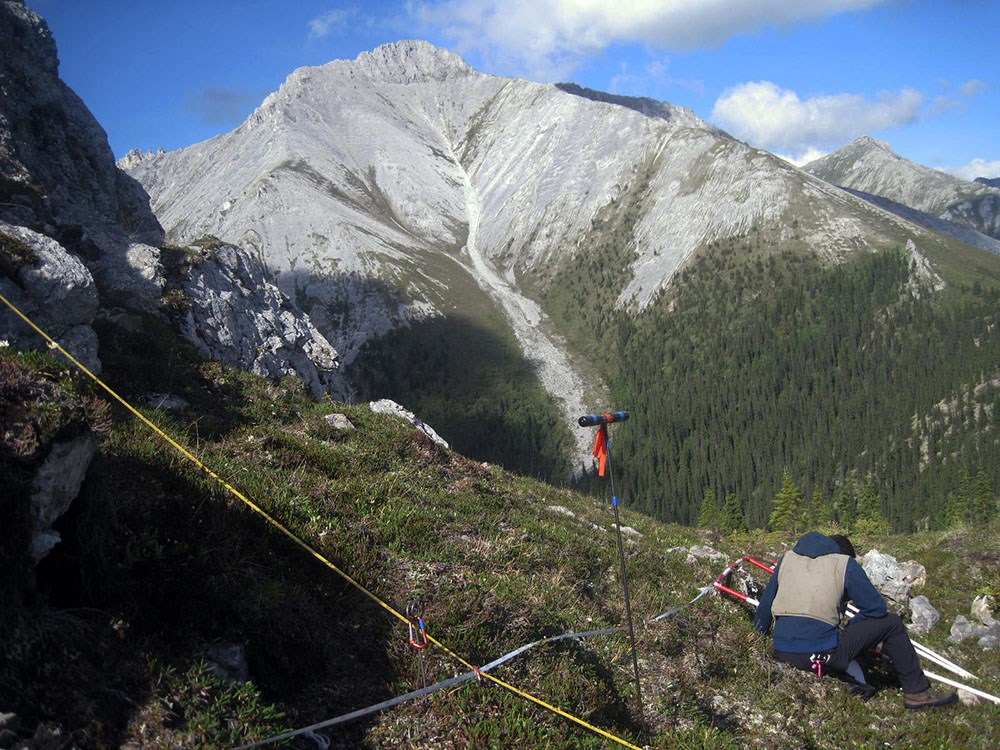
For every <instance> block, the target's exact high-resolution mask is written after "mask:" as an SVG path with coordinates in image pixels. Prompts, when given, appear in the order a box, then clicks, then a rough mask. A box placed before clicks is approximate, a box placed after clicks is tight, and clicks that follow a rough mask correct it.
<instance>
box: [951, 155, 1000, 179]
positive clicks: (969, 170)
mask: <svg viewBox="0 0 1000 750" xmlns="http://www.w3.org/2000/svg"><path fill="white" fill-rule="evenodd" d="M942 171H944V172H947V173H948V174H953V175H955V176H956V177H961V178H962V179H963V180H974V179H976V178H977V177H990V178H995V177H1000V161H987V160H986V159H981V158H976V159H973V160H972V161H970V162H969V163H968V164H966V165H964V166H961V167H945V168H944V169H943V170H942Z"/></svg>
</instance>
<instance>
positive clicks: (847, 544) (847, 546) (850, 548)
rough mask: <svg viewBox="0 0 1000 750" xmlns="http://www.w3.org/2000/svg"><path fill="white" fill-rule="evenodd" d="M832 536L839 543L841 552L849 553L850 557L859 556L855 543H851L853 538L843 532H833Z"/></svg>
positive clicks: (843, 553)
mask: <svg viewBox="0 0 1000 750" xmlns="http://www.w3.org/2000/svg"><path fill="white" fill-rule="evenodd" d="M830 538H831V539H832V540H833V541H835V542H836V543H837V546H838V547H839V548H840V554H842V555H847V556H848V557H857V556H858V553H857V552H855V551H854V545H853V544H851V540H850V539H848V538H847V537H846V536H844V535H843V534H831V535H830Z"/></svg>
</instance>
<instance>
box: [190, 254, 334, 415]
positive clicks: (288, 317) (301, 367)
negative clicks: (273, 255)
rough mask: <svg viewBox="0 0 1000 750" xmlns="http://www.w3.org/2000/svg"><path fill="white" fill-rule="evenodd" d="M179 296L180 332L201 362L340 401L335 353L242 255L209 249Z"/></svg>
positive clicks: (257, 265)
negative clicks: (289, 382) (182, 306)
mask: <svg viewBox="0 0 1000 750" xmlns="http://www.w3.org/2000/svg"><path fill="white" fill-rule="evenodd" d="M183 294H184V296H185V299H186V302H187V311H186V312H185V314H184V316H183V319H182V320H181V323H180V327H181V332H182V333H183V335H184V336H185V337H186V338H187V339H188V340H190V341H191V342H192V343H194V345H195V347H196V348H197V349H198V350H199V352H200V353H201V354H202V355H203V356H205V357H207V358H209V359H214V360H218V361H221V362H224V363H226V364H230V365H233V366H235V367H239V368H241V369H244V370H248V371H250V372H253V373H256V374H258V375H263V376H264V377H267V378H272V379H277V378H281V377H283V376H285V375H294V376H296V377H298V378H301V379H302V380H303V382H305V384H306V385H307V386H308V387H309V389H310V390H311V391H312V392H313V393H314V394H315V395H322V394H324V393H330V394H333V395H335V396H340V395H342V393H343V391H344V385H343V381H342V379H341V378H340V377H339V374H338V372H337V370H338V368H339V362H338V360H337V352H336V351H335V350H334V348H333V347H332V346H331V345H330V342H328V341H327V340H326V338H325V337H324V336H323V334H321V333H320V332H319V331H318V330H316V327H315V326H314V325H313V324H312V321H311V320H310V319H309V316H308V315H306V314H305V313H303V312H302V311H301V310H299V309H298V308H296V307H293V306H292V305H291V304H290V303H289V301H288V299H287V298H286V297H285V296H284V295H283V294H282V293H281V291H280V290H279V289H278V288H277V287H276V286H275V285H274V284H272V283H271V282H270V281H269V280H268V279H267V277H266V275H265V272H264V269H263V268H262V266H261V265H260V263H259V262H257V261H256V260H255V258H254V257H253V256H252V255H250V254H249V253H248V252H247V251H245V250H242V249H240V248H237V247H234V246H232V245H227V244H222V245H220V246H218V247H217V248H215V249H214V250H213V251H212V252H211V253H210V254H208V256H207V257H205V258H204V259H203V260H202V261H201V262H200V263H197V264H195V265H194V266H192V268H191V270H190V273H189V274H188V277H187V278H186V279H185V280H184V285H183Z"/></svg>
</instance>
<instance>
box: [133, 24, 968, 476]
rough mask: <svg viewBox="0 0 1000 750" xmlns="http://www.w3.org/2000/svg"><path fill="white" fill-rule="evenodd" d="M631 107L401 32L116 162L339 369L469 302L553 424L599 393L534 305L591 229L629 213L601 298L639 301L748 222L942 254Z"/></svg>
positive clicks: (770, 165) (603, 236)
mask: <svg viewBox="0 0 1000 750" xmlns="http://www.w3.org/2000/svg"><path fill="white" fill-rule="evenodd" d="M411 59H412V60H414V64H415V70H414V71H406V70H403V69H401V68H400V67H399V66H400V65H401V64H402V62H403V61H407V60H411ZM373 71H374V72H373ZM362 81H363V82H364V84H362ZM567 89H569V92H568V91H567ZM581 94H583V95H581ZM637 103H638V104H639V105H640V106H639V107H638V108H637V107H636V104H637ZM643 106H645V105H644V103H643V102H642V100H624V99H621V98H615V97H610V96H609V95H598V94H596V93H594V92H586V91H584V90H582V89H579V90H578V89H573V88H572V87H568V86H567V85H565V84H561V85H555V86H554V85H545V84H537V83H532V82H529V81H523V80H518V79H504V78H499V77H496V76H488V75H485V74H482V73H478V72H476V71H474V70H472V69H471V68H469V67H468V66H466V65H464V63H460V62H459V59H458V58H457V57H456V56H454V55H453V54H451V53H445V52H442V51H440V50H437V49H436V48H434V47H433V46H431V45H429V44H427V43H420V42H404V43H397V44H395V45H386V46H384V47H380V48H378V49H377V50H375V51H374V52H372V53H363V54H362V55H361V56H359V57H358V58H357V59H356V60H354V61H334V62H331V63H327V64H326V65H323V66H318V67H313V68H304V69H300V70H298V71H296V72H294V73H292V74H291V75H290V76H289V77H288V79H287V80H286V82H285V83H284V84H283V85H282V87H281V88H280V89H279V90H278V91H277V92H275V93H274V94H271V95H270V96H268V98H267V99H266V100H265V102H264V104H262V105H261V107H259V108H258V109H257V111H256V112H255V113H253V114H252V115H251V116H250V118H248V120H247V121H246V122H245V123H244V124H243V125H241V126H240V127H238V128H237V129H235V130H234V131H232V132H230V133H227V134H224V135H221V136H217V137H216V138H213V139H211V140H209V141H206V142H204V143H201V144H195V145H193V146H190V147H188V148H186V149H180V150H178V151H174V152H169V153H163V154H155V155H149V156H144V157H143V158H142V159H137V158H134V157H133V158H130V159H129V160H127V161H125V162H123V166H124V167H126V168H127V169H128V171H129V172H130V174H132V175H133V176H134V177H136V178H137V179H139V180H140V181H141V182H142V184H143V185H144V187H145V188H146V189H147V191H148V192H149V193H150V195H151V197H152V205H153V208H154V211H155V212H156V214H157V215H158V216H159V217H160V220H161V221H162V222H163V224H164V226H165V228H166V231H167V233H168V236H169V237H171V239H173V240H175V241H180V240H184V241H191V240H192V239H193V238H195V237H198V236H201V235H203V234H210V235H214V236H218V237H222V238H225V239H226V240H227V241H230V242H233V243H235V244H238V245H243V246H246V247H248V248H249V249H250V250H251V251H252V252H253V253H254V254H255V255H257V256H258V257H259V258H260V259H261V261H262V263H264V264H265V265H266V266H267V268H268V269H269V272H270V273H271V275H272V279H273V280H274V282H275V283H276V284H277V285H278V286H279V288H281V289H282V291H283V292H285V293H286V294H287V295H288V296H289V297H290V298H291V299H293V300H295V301H296V302H297V303H298V304H300V305H301V306H302V307H303V308H304V309H306V310H307V311H308V312H309V313H310V315H311V317H312V318H313V321H314V322H315V324H316V325H317V327H318V328H319V329H320V331H321V332H322V333H323V334H324V335H325V336H326V337H327V338H328V339H329V340H330V341H331V343H332V344H333V345H334V347H335V348H336V349H337V350H338V351H339V352H340V353H341V356H342V358H343V362H344V365H345V368H346V370H345V372H348V373H349V372H350V370H351V369H352V367H353V368H355V369H356V366H355V360H356V358H357V357H358V356H359V354H360V353H361V352H362V350H363V349H364V347H366V346H368V345H369V344H370V343H371V342H374V341H378V340H379V339H381V338H383V337H385V336H386V335H388V334H389V333H390V332H392V331H398V330H402V329H405V328H406V327H408V326H412V325H417V324H423V323H426V322H428V321H432V320H435V319H440V318H445V319H447V318H448V317H449V316H455V315H459V314H462V313H464V312H466V311H467V310H470V309H472V306H470V304H469V300H471V299H472V298H473V297H474V296H479V297H483V296H485V298H486V299H488V300H491V303H490V304H492V305H493V306H494V307H495V308H496V309H497V310H499V311H501V312H502V314H503V316H504V317H505V318H506V319H507V324H506V325H507V326H508V327H509V328H510V329H511V330H512V331H513V333H514V335H515V337H516V338H517V340H518V341H519V342H520V345H521V348H522V350H523V352H524V355H525V357H527V358H528V359H531V360H533V361H536V362H539V363H540V365H541V366H542V368H543V370H544V369H545V368H548V373H547V374H546V373H545V372H543V375H542V378H543V380H542V382H543V383H544V384H545V386H546V388H547V390H548V392H549V393H550V397H551V398H552V399H553V400H554V401H555V402H556V403H557V404H558V405H559V408H560V410H561V412H562V414H563V418H564V420H565V421H566V422H567V423H571V420H572V419H574V418H575V415H578V414H579V413H580V410H581V409H582V410H585V411H586V410H591V409H595V408H603V407H601V406H600V404H599V403H597V401H596V400H595V398H594V396H593V395H588V394H594V393H599V392H601V391H602V389H604V388H605V387H606V384H605V383H602V382H600V380H599V379H596V380H595V378H594V376H593V373H592V371H590V370H588V369H587V368H583V367H581V366H580V365H579V364H576V365H574V364H573V362H574V360H577V361H579V356H580V354H581V353H580V352H565V353H564V352H563V350H564V349H565V342H563V341H562V340H561V337H562V336H563V332H562V331H561V330H560V329H561V327H563V325H564V322H563V321H554V320H551V319H550V318H549V316H548V313H547V311H546V310H545V309H544V308H543V307H539V306H538V303H539V300H540V299H541V297H542V296H544V290H545V289H546V288H547V287H548V286H550V285H551V284H552V283H553V279H554V278H556V277H557V276H558V275H559V274H560V273H561V270H562V269H565V268H566V267H568V266H569V265H571V264H573V263H574V262H577V261H578V259H579V258H580V257H582V256H583V255H592V254H593V252H594V249H595V248H600V247H601V246H602V244H606V243H608V242H616V241H617V240H616V239H615V238H614V237H612V236H610V235H608V234H607V232H608V231H609V230H608V227H611V226H621V227H624V226H625V225H626V224H627V225H628V227H629V228H628V230H627V231H628V235H627V236H626V237H624V242H626V244H627V245H628V250H627V252H626V253H625V254H622V255H620V256H619V261H616V262H621V261H623V263H624V265H623V267H622V268H620V269H617V270H618V272H617V274H616V276H615V277H614V280H613V283H612V285H611V286H609V287H606V288H604V289H602V290H601V293H602V295H604V296H610V299H608V300H607V302H606V304H611V305H613V306H614V307H615V308H622V309H630V310H636V311H641V310H642V309H643V308H644V307H645V306H647V305H649V304H650V302H651V301H652V300H653V299H654V298H655V297H656V296H657V295H658V294H660V293H661V292H662V290H663V289H665V288H666V287H667V286H669V284H670V283H671V281H672V279H673V278H674V276H675V274H676V273H677V272H678V271H679V270H680V269H682V268H683V267H684V266H685V264H687V263H688V262H689V261H690V260H691V258H692V257H694V256H695V255H696V254H697V253H699V252H701V251H702V250H703V249H704V248H705V247H707V246H708V245H710V244H712V243H716V242H724V241H728V238H731V237H733V236H741V235H748V234H750V233H751V232H763V233H765V234H766V235H767V236H769V237H771V238H772V239H773V241H774V242H775V244H776V245H782V246H784V245H788V246H794V247H796V248H797V251H798V252H808V253H814V254H817V255H818V256H820V257H822V258H824V259H825V262H829V263H839V262H843V261H844V260H845V259H847V258H850V257H852V256H854V255H855V254H856V253H859V252H867V251H869V250H871V249H873V248H877V247H887V246H890V245H894V246H899V247H902V248H909V247H911V246H912V247H915V248H916V247H917V246H921V252H922V254H923V255H924V256H925V257H928V258H930V259H931V262H936V261H935V257H936V256H937V255H940V254H941V253H942V252H945V253H947V252H949V251H948V250H947V249H946V248H945V246H944V245H943V244H942V243H941V241H940V239H939V238H938V235H937V234H932V233H928V232H926V231H925V230H923V229H918V228H916V227H915V225H913V224H911V223H910V222H909V221H904V220H901V219H898V218H896V217H894V216H892V215H890V214H887V213H885V212H883V211H881V210H876V209H873V208H872V207H871V206H870V205H869V204H867V203H865V202H864V201H860V200H858V199H856V198H854V197H852V196H848V195H847V194H845V193H843V192H842V191H839V190H837V189H835V188H833V187H832V186H830V185H829V184H828V183H826V182H824V181H822V180H818V179H814V178H812V177H810V176H807V175H805V174H804V173H802V172H800V171H798V170H796V169H795V168H793V167H791V166H789V165H787V164H786V163H785V162H783V161H782V160H780V159H778V158H777V157H775V156H773V155H771V154H768V153H767V152H764V151H760V150H757V149H752V148H750V147H748V146H746V145H745V144H742V143H739V142H737V141H734V140H733V139H731V138H729V137H728V136H725V135H724V134H721V131H718V130H717V129H713V128H711V127H710V126H707V125H706V124H704V123H702V122H701V121H696V120H692V119H691V117H690V116H689V115H687V114H684V115H683V116H680V115H677V116H674V115H673V114H671V113H674V112H675V110H674V109H672V105H668V104H665V103H660V104H659V105H657V106H656V107H652V105H649V106H646V110H647V113H646V114H643V112H642V109H643ZM677 112H680V110H677ZM375 123H378V124H377V125H376V124H375ZM206 163H208V164H216V165H219V166H218V168H217V169H215V170H205V169H203V168H202V166H201V165H203V164H206ZM626 216H628V218H627V219H625V218H624V217H626ZM623 222H624V223H623ZM622 231H625V230H622ZM911 243H913V244H911ZM926 245H933V246H937V247H938V248H939V249H938V250H935V251H932V250H928V248H926V247H923V246H926ZM376 290H377V291H376ZM476 304H481V303H476ZM360 365H361V363H359V364H358V365H357V366H360ZM574 441H575V445H576V455H577V456H578V457H579V459H580V460H583V461H584V462H585V461H586V460H587V455H588V452H589V447H588V446H587V445H586V444H585V443H586V441H584V440H582V439H581V438H580V436H579V435H576V436H575V437H574Z"/></svg>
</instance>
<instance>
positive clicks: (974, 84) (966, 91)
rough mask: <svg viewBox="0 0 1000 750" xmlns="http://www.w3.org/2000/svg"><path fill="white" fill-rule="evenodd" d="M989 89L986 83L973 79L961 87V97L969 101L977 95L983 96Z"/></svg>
mask: <svg viewBox="0 0 1000 750" xmlns="http://www.w3.org/2000/svg"><path fill="white" fill-rule="evenodd" d="M990 89H991V86H990V85H989V84H988V83H986V81H980V80H977V79H975V78H973V79H972V80H970V81H966V82H965V83H963V84H962V86H961V92H962V95H963V96H967V97H969V98H970V99H971V98H972V97H974V96H978V95H979V94H985V93H986V92H987V91H989V90H990Z"/></svg>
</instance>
